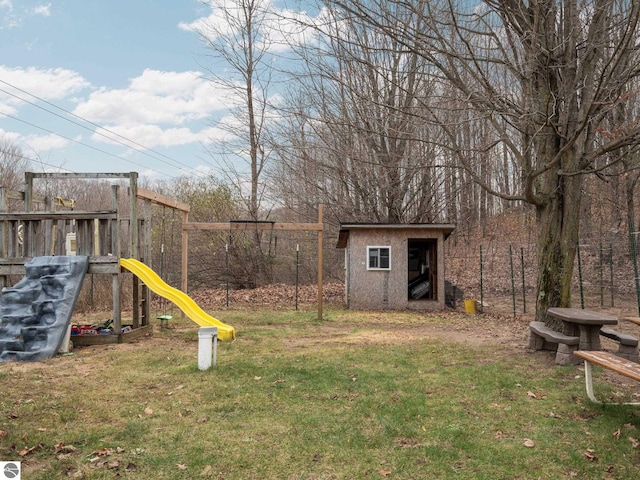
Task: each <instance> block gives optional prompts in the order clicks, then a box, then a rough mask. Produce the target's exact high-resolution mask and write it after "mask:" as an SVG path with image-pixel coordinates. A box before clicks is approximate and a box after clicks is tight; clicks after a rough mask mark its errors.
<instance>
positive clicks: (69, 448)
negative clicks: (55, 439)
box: [53, 442, 77, 453]
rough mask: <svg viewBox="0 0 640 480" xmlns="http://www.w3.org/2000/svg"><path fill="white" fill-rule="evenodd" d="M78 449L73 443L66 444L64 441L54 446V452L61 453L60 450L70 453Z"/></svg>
mask: <svg viewBox="0 0 640 480" xmlns="http://www.w3.org/2000/svg"><path fill="white" fill-rule="evenodd" d="M76 450H77V448H76V447H74V446H73V445H65V444H64V443H63V442H60V443H57V444H56V445H54V446H53V453H60V452H64V453H70V452H75V451H76Z"/></svg>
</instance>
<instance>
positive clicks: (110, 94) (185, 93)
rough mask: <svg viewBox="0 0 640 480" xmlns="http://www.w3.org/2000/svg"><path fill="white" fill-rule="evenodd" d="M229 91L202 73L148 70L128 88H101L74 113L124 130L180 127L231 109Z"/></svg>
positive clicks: (132, 81)
mask: <svg viewBox="0 0 640 480" xmlns="http://www.w3.org/2000/svg"><path fill="white" fill-rule="evenodd" d="M231 95H232V93H231V92H229V91H224V90H222V89H220V88H216V87H214V86H213V85H212V83H211V82H209V81H207V80H205V79H203V78H202V74H201V73H199V72H160V71H157V70H149V69H148V70H145V71H144V72H143V73H142V75H140V76H139V77H136V78H134V79H132V80H131V82H130V84H129V86H128V88H126V89H118V90H112V89H108V88H101V89H100V90H98V91H96V92H93V93H92V94H91V95H90V96H89V98H88V99H87V100H86V101H84V102H82V103H80V104H79V105H78V106H77V107H76V109H75V111H74V113H75V114H76V115H79V116H81V117H84V118H87V119H89V120H91V121H93V122H97V123H101V124H110V125H114V124H115V125H121V126H128V127H134V126H140V125H148V124H169V125H181V124H184V123H186V122H188V121H191V120H197V119H203V118H206V117H208V116H209V115H210V114H211V113H212V112H214V111H216V110H222V109H224V108H226V107H227V106H228V102H229V98H230V96H231Z"/></svg>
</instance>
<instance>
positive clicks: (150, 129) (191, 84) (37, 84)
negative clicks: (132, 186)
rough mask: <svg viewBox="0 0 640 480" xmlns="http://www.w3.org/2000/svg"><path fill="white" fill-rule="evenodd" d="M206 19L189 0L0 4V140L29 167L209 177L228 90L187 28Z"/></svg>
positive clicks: (7, 0) (20, 0) (193, 29)
mask: <svg viewBox="0 0 640 480" xmlns="http://www.w3.org/2000/svg"><path fill="white" fill-rule="evenodd" d="M225 1H226V2H228V3H229V2H232V1H233V0H225ZM265 1H266V2H269V3H271V2H274V3H273V6H274V8H277V9H282V8H284V6H282V5H276V3H277V0H265ZM280 11H283V10H280ZM287 11H289V10H287ZM295 15H297V12H296V13H295ZM216 18H219V16H216V14H215V11H213V10H212V9H211V8H210V7H208V6H206V5H203V3H202V2H200V1H197V0H162V1H158V0H109V1H104V0H51V1H42V0H0V139H3V138H4V139H5V140H9V141H10V142H12V143H13V144H16V145H18V146H19V147H20V148H21V149H22V152H23V154H24V156H25V157H28V158H29V159H31V160H32V164H33V165H34V168H33V169H34V171H71V172H92V173H94V172H130V171H136V172H138V173H139V174H140V175H141V176H143V177H147V178H149V179H150V180H151V181H154V180H158V181H168V180H170V179H172V178H176V177H178V176H182V175H199V174H202V173H209V172H211V166H212V164H215V162H216V160H215V159H212V158H211V157H210V156H209V155H208V154H207V153H206V152H207V150H211V149H210V148H209V146H210V145H211V144H212V142H215V141H216V139H220V138H223V137H224V135H227V134H226V133H224V132H223V130H221V129H220V128H218V126H217V125H216V122H218V121H219V120H220V119H222V118H224V117H225V115H227V114H228V110H227V108H228V106H229V105H228V101H229V94H228V92H225V91H224V90H223V89H220V88H216V87H214V86H213V85H212V83H211V82H209V81H207V80H206V78H204V77H205V73H206V72H207V69H209V68H212V67H211V64H210V59H209V58H208V57H207V54H208V53H210V52H208V51H207V50H206V48H205V46H204V44H203V43H202V41H201V40H200V38H199V36H198V34H197V29H198V26H199V25H201V24H202V22H203V21H204V20H206V19H209V20H214V19H216ZM216 68H217V67H216Z"/></svg>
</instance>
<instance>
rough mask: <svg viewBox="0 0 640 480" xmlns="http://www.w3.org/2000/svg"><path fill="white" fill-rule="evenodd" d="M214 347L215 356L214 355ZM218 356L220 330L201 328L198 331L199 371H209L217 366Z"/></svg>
mask: <svg viewBox="0 0 640 480" xmlns="http://www.w3.org/2000/svg"><path fill="white" fill-rule="evenodd" d="M212 347H213V354H212ZM217 354H218V328H217V327H200V329H199V330H198V369H200V370H208V369H209V368H211V359H212V358H213V365H215V364H216V361H217V358H216V357H217Z"/></svg>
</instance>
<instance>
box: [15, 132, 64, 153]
mask: <svg viewBox="0 0 640 480" xmlns="http://www.w3.org/2000/svg"><path fill="white" fill-rule="evenodd" d="M20 143H24V144H26V145H28V146H29V148H30V149H31V150H34V151H35V152H36V153H38V154H40V153H43V152H48V151H50V150H56V149H59V148H65V147H67V146H69V144H70V143H71V142H70V141H69V140H67V139H66V138H62V137H60V136H58V135H53V134H50V135H26V136H24V137H21V138H20Z"/></svg>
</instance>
